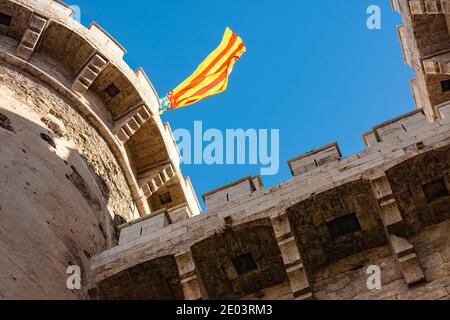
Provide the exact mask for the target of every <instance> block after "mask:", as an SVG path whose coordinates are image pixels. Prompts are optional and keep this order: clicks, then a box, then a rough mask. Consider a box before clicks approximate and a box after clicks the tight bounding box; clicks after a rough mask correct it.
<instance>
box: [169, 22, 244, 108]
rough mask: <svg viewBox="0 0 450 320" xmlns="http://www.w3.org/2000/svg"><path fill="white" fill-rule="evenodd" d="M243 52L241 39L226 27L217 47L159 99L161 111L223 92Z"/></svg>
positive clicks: (186, 104)
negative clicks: (183, 79)
mask: <svg viewBox="0 0 450 320" xmlns="http://www.w3.org/2000/svg"><path fill="white" fill-rule="evenodd" d="M245 51H246V48H245V45H244V42H243V41H242V39H241V38H240V37H239V36H238V35H237V34H235V33H234V32H233V31H231V29H230V28H227V29H226V30H225V34H224V35H223V39H222V42H221V43H220V45H219V46H218V47H217V49H216V50H214V51H213V52H212V53H211V54H210V55H209V56H208V57H207V58H206V59H205V60H204V61H203V62H202V63H201V64H200V66H199V67H198V68H197V70H195V72H194V73H193V74H192V75H191V76H190V77H189V78H187V79H186V80H185V81H184V82H183V83H181V84H180V85H179V86H178V87H176V88H175V89H174V90H172V91H170V92H169V93H168V94H167V96H166V97H165V98H163V99H161V109H160V114H163V113H164V112H165V111H167V110H171V109H177V108H181V107H185V106H188V105H190V104H193V103H195V102H197V101H199V100H202V99H205V98H207V97H210V96H212V95H215V94H218V93H221V92H224V91H225V90H226V89H227V86H228V76H229V75H230V74H231V71H232V70H233V66H234V63H235V62H236V61H237V60H239V59H240V58H241V56H242V55H243V54H244V53H245Z"/></svg>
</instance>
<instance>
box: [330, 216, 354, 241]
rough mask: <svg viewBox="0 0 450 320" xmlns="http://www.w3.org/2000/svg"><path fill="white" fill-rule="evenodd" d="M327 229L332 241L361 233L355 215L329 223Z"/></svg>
mask: <svg viewBox="0 0 450 320" xmlns="http://www.w3.org/2000/svg"><path fill="white" fill-rule="evenodd" d="M327 227H328V230H329V231H330V234H331V237H332V238H333V239H337V238H339V237H343V236H346V235H349V234H352V233H355V232H359V231H361V225H360V223H359V220H358V217H357V216H356V214H355V213H350V214H347V215H345V216H343V217H340V218H337V219H335V220H333V221H330V222H328V223H327Z"/></svg>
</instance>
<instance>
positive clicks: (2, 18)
mask: <svg viewBox="0 0 450 320" xmlns="http://www.w3.org/2000/svg"><path fill="white" fill-rule="evenodd" d="M11 20H12V17H11V16H10V15H8V14H6V13H3V12H0V24H2V25H4V26H8V27H9V26H10V25H11Z"/></svg>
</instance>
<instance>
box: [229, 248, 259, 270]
mask: <svg viewBox="0 0 450 320" xmlns="http://www.w3.org/2000/svg"><path fill="white" fill-rule="evenodd" d="M231 261H232V262H233V266H234V268H235V269H236V271H237V273H239V274H245V273H248V272H251V271H253V270H256V269H258V266H257V265H256V261H255V259H254V258H253V255H252V254H251V253H246V254H243V255H241V256H238V257H235V258H232V259H231Z"/></svg>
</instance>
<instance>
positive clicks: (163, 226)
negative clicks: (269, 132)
mask: <svg viewBox="0 0 450 320" xmlns="http://www.w3.org/2000/svg"><path fill="white" fill-rule="evenodd" d="M392 5H393V8H394V9H395V10H396V11H398V12H399V13H400V14H401V15H402V17H403V22H404V23H403V25H402V26H400V27H399V29H398V32H399V36H400V39H401V45H402V49H403V53H404V59H405V63H407V64H408V65H410V66H411V67H412V68H413V70H414V71H415V73H416V79H414V80H412V81H411V88H412V92H413V95H414V99H415V102H416V106H417V109H416V110H414V111H411V112H410V113H408V114H406V115H403V116H400V117H398V118H395V119H391V120H389V121H387V122H385V123H382V124H380V125H377V126H374V127H373V129H372V130H371V131H369V132H367V133H364V134H363V141H364V144H365V146H366V148H365V149H364V150H363V151H361V152H359V153H357V154H353V155H350V156H347V157H343V156H342V154H341V152H340V149H339V146H338V144H337V143H331V144H329V145H326V146H324V147H321V148H318V149H316V150H313V151H311V152H308V153H306V154H303V155H300V156H298V157H296V158H293V159H291V160H289V161H288V165H289V168H290V169H291V172H292V175H293V177H292V178H291V179H289V180H288V181H285V182H282V183H280V184H278V185H275V186H272V187H269V188H264V186H263V183H262V181H261V179H260V177H246V178H243V179H241V180H239V181H235V182H233V183H230V184H228V185H226V186H223V187H220V188H218V189H216V190H213V191H210V192H208V193H205V194H204V195H203V198H204V201H205V204H206V212H205V213H203V214H200V208H199V205H198V201H197V199H196V196H195V193H194V191H193V189H192V186H191V184H190V182H189V179H187V178H186V179H185V178H183V176H182V174H181V172H180V169H179V162H180V160H179V154H178V151H177V148H176V145H175V142H174V139H173V137H172V135H171V130H170V127H169V125H168V124H163V123H162V122H161V119H160V117H159V115H158V108H159V99H158V96H157V94H156V93H155V91H154V89H153V87H152V85H151V83H150V81H149V79H148V78H147V77H146V75H145V73H144V71H143V70H142V69H137V70H136V71H132V70H130V68H129V67H128V66H127V65H126V64H125V62H124V61H123V55H124V54H125V50H124V49H123V48H122V47H121V46H120V44H118V43H117V42H116V41H115V40H114V39H113V38H112V37H111V36H110V35H108V34H107V33H106V32H105V31H104V30H103V29H102V28H101V27H100V26H98V25H97V24H95V23H93V24H91V25H90V27H89V28H87V29H86V28H84V27H83V26H81V25H79V24H78V23H77V22H75V21H74V20H73V19H72V18H71V14H72V11H71V9H70V8H69V7H67V6H66V5H64V4H63V3H61V2H59V1H53V0H0V137H1V139H0V172H1V174H0V265H1V268H0V298H68V299H70V298H78V299H87V298H91V299H180V300H181V299H186V300H197V299H255V300H264V299H297V300H304V299H401V300H409V299H448V298H449V296H450V58H449V57H450V1H449V0H435V1H431V0H419V1H416V0H414V1H413V0H410V1H408V0H392ZM69 265H79V266H81V269H82V289H81V290H68V289H67V286H66V279H67V277H68V274H67V273H66V270H67V267H68V266H69ZM371 270H379V276H380V281H381V283H380V286H377V287H376V288H374V287H372V286H370V281H371V277H373V276H377V274H376V273H374V274H372V271H371Z"/></svg>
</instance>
